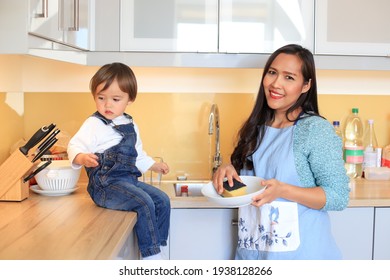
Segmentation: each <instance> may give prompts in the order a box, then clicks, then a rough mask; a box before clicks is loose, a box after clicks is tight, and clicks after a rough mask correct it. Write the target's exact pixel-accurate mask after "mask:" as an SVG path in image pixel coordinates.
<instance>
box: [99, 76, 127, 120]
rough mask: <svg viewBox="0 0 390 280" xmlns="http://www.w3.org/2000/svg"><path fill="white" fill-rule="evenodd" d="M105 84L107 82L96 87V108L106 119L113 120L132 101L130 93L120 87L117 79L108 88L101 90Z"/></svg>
mask: <svg viewBox="0 0 390 280" xmlns="http://www.w3.org/2000/svg"><path fill="white" fill-rule="evenodd" d="M104 85H105V83H101V84H99V85H98V86H97V87H96V94H95V97H94V99H95V103H96V109H97V111H98V112H99V113H100V114H102V115H103V116H104V117H105V118H106V119H109V120H113V119H115V118H116V117H118V116H121V115H122V114H123V113H124V111H125V110H126V107H127V105H130V104H131V103H132V102H131V101H130V100H129V95H128V94H127V93H126V92H123V91H122V90H121V89H120V88H119V85H118V82H117V81H116V80H114V81H113V82H112V84H111V85H110V86H109V87H108V88H107V89H105V90H104V91H101V90H102V89H103V88H104Z"/></svg>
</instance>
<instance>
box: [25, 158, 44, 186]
mask: <svg viewBox="0 0 390 280" xmlns="http://www.w3.org/2000/svg"><path fill="white" fill-rule="evenodd" d="M50 163H51V160H49V161H45V163H44V164H42V165H41V166H39V167H38V168H37V169H35V170H34V172H32V173H31V174H30V175H28V176H27V177H26V178H24V179H23V183H26V182H27V181H28V180H30V179H31V178H32V177H34V176H35V175H37V174H38V173H39V172H41V171H42V170H43V169H45V168H46V167H47V166H48V165H49V164H50Z"/></svg>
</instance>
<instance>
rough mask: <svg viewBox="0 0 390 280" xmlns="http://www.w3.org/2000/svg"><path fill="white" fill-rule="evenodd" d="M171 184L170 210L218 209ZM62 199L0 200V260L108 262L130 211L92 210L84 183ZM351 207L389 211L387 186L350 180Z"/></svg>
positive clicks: (127, 230) (165, 185)
mask: <svg viewBox="0 0 390 280" xmlns="http://www.w3.org/2000/svg"><path fill="white" fill-rule="evenodd" d="M173 183H174V182H173V181H171V182H169V181H165V182H162V183H161V186H160V187H159V188H160V189H161V190H163V191H164V192H166V193H167V194H168V196H169V197H170V198H171V207H172V208H221V206H219V205H216V204H213V203H211V202H209V201H208V200H207V198H205V197H176V196H175V192H174V188H173ZM78 185H79V189H78V190H76V191H75V192H74V193H72V194H70V195H66V196H59V197H50V196H43V195H39V194H35V193H33V192H31V191H30V196H29V198H27V199H26V200H24V201H22V202H4V201H0V217H1V218H0V259H10V260H11V259H18V260H23V259H30V260H32V259H38V260H45V259H51V260H55V259H64V260H65V259H72V260H82V259H89V260H92V259H112V258H115V256H116V255H117V254H118V253H119V251H120V249H121V247H122V246H123V245H124V243H125V241H126V238H127V237H128V236H129V234H131V232H132V230H133V227H134V224H135V222H136V214H135V213H134V212H123V211H114V210H109V209H103V208H100V207H98V206H96V205H95V204H94V203H93V202H92V200H91V198H90V197H89V195H88V193H87V191H86V184H85V183H80V184H78ZM350 186H351V194H350V203H349V207H390V181H368V180H365V179H358V180H353V181H352V182H351V183H350Z"/></svg>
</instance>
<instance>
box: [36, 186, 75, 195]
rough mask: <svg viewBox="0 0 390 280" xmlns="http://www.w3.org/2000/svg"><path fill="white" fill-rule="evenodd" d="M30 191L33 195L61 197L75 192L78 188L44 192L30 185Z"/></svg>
mask: <svg viewBox="0 0 390 280" xmlns="http://www.w3.org/2000/svg"><path fill="white" fill-rule="evenodd" d="M30 189H31V190H32V191H33V192H35V193H39V194H42V195H46V196H62V195H67V194H70V193H72V192H74V191H75V190H77V189H78V188H73V189H67V190H58V191H46V190H42V189H41V188H40V187H39V186H38V185H32V186H31V187H30Z"/></svg>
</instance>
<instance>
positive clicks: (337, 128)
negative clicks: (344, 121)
mask: <svg viewBox="0 0 390 280" xmlns="http://www.w3.org/2000/svg"><path fill="white" fill-rule="evenodd" d="M333 127H334V131H335V132H336V134H337V135H338V136H339V137H340V138H341V140H344V133H343V131H342V130H341V128H340V122H339V121H333Z"/></svg>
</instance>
